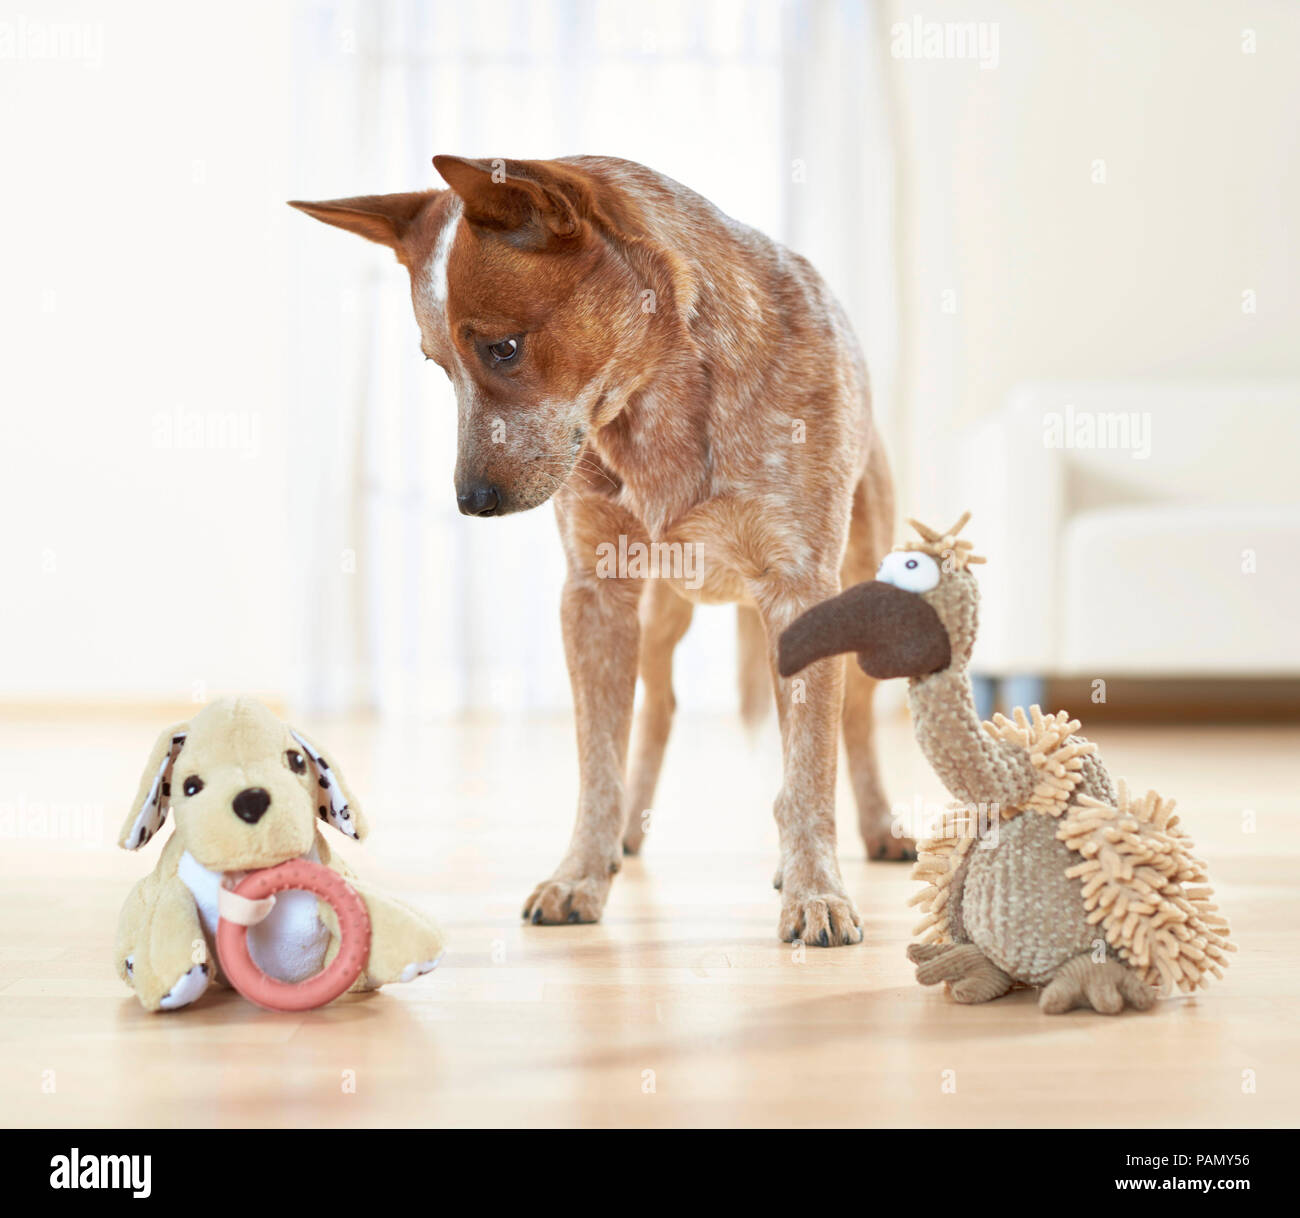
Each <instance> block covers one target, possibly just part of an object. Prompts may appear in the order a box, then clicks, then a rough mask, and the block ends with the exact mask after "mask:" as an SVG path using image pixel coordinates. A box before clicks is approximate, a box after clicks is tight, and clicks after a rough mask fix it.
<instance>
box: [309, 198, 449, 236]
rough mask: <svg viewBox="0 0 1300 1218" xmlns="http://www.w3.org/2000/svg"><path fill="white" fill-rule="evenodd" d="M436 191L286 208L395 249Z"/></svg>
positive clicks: (330, 201)
mask: <svg viewBox="0 0 1300 1218" xmlns="http://www.w3.org/2000/svg"><path fill="white" fill-rule="evenodd" d="M438 193H439V192H438V191H436V190H411V191H407V192H405V193H403V194H395V195H358V196H357V197H356V198H354V199H326V200H325V201H324V202H322V203H304V202H302V201H301V200H298V199H290V200H289V206H290V207H296V208H297V209H298V210H299V211H303V212H306V213H307V214H308V215H309V216H313V217H315V218H316V219H317V220H319V221H320V222H321V223H322V224H332V225H334V227H335V228H345V229H347V230H348V232H350V233H356V234H357V236H359V237H364V238H365V239H366V240H367V241H375V242H378V243H379V244H380V245H386V246H388V247H389V248H390V249H394V250H395V249H398V248H400V246H401V244H402V238H403V236H404V235H405V234H406V231H407V229H409V228H410V226H411V224H412V223H413V222H414V220H415V218H416V216H418V215H419V214H420V212H421V211H422V210H423V209H424V205H425V204H426V203H428V201H429V200H430V199H432V198H433V196H434V195H436V194H438Z"/></svg>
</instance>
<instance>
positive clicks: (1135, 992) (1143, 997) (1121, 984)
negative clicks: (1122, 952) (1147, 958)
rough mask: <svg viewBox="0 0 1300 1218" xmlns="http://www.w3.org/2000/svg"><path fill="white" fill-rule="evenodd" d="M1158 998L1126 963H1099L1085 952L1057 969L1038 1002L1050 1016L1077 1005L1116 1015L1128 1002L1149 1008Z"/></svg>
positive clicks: (1069, 1009) (1135, 1007)
mask: <svg viewBox="0 0 1300 1218" xmlns="http://www.w3.org/2000/svg"><path fill="white" fill-rule="evenodd" d="M1158 997H1159V995H1158V994H1157V993H1156V991H1155V990H1154V989H1152V988H1151V986H1149V985H1147V983H1146V982H1145V981H1143V980H1142V978H1141V977H1139V976H1138V975H1137V974H1136V973H1135V972H1134V971H1133V970H1132V969H1131V968H1129V967H1128V966H1127V965H1124V964H1121V963H1120V962H1119V961H1118V960H1105V961H1103V962H1102V963H1100V964H1098V963H1097V962H1096V961H1095V960H1094V959H1093V958H1092V956H1091V955H1089V954H1087V953H1085V954H1084V955H1082V956H1075V958H1074V959H1073V960H1069V961H1067V962H1066V963H1065V964H1063V965H1061V967H1060V968H1059V969H1057V970H1056V976H1055V977H1053V978H1052V980H1051V982H1050V983H1049V984H1048V985H1047V986H1046V987H1045V988H1044V990H1043V992H1042V994H1041V995H1040V996H1039V999H1038V1005H1039V1007H1040V1008H1041V1009H1042V1010H1043V1011H1044V1012H1046V1013H1047V1014H1048V1015H1060V1014H1061V1013H1062V1012H1064V1011H1072V1010H1073V1009H1074V1008H1075V1007H1091V1008H1092V1009H1093V1010H1094V1011H1097V1012H1099V1013H1100V1014H1102V1015H1114V1014H1116V1013H1117V1012H1119V1011H1122V1010H1123V1009H1124V1007H1125V1005H1128V1006H1131V1007H1133V1008H1134V1010H1138V1011H1148V1010H1150V1009H1151V1008H1152V1007H1153V1006H1155V1004H1156V999H1157V998H1158Z"/></svg>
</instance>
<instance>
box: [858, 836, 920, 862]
mask: <svg viewBox="0 0 1300 1218" xmlns="http://www.w3.org/2000/svg"><path fill="white" fill-rule="evenodd" d="M862 843H863V845H864V846H866V848H867V858H869V859H880V860H882V861H884V862H891V863H903V862H910V861H913V860H915V858H916V842H915V841H913V839H912V838H910V837H895V836H894V835H893V833H891V832H890V831H889V830H888V829H882V830H881V831H880V832H879V833H870V834H867V835H866V836H865V837H863V839H862Z"/></svg>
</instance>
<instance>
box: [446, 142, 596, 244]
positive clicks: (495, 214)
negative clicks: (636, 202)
mask: <svg viewBox="0 0 1300 1218" xmlns="http://www.w3.org/2000/svg"><path fill="white" fill-rule="evenodd" d="M433 164H434V168H436V169H437V171H438V172H439V173H440V174H442V176H443V179H444V180H445V181H446V183H447V185H448V186H450V187H451V188H452V190H454V191H455V192H456V193H457V194H458V195H459V196H460V198H461V200H462V202H463V203H464V205H465V218H466V219H467V220H468V221H469V222H470V223H471V224H476V225H478V226H479V227H480V228H486V229H491V230H493V231H495V232H499V233H502V234H503V235H507V236H508V237H509V239H510V240H511V241H512V242H513V243H514V244H516V245H524V246H529V245H531V246H540V245H547V244H549V243H550V242H552V241H554V240H567V239H568V238H571V237H576V236H577V235H578V233H579V232H580V230H581V228H582V221H581V218H580V216H579V214H578V207H577V204H576V199H577V196H578V195H579V194H580V191H581V183H580V182H579V180H578V178H577V177H576V176H575V175H573V174H571V173H567V172H566V171H565V170H564V169H563V168H562V167H560V166H557V165H555V164H554V163H552V162H549V161H507V160H504V159H502V158H500V157H497V158H495V159H493V160H487V159H481V158H480V159H474V158H471V157H463V156H436V157H434V158H433Z"/></svg>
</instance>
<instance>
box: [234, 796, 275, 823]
mask: <svg viewBox="0 0 1300 1218" xmlns="http://www.w3.org/2000/svg"><path fill="white" fill-rule="evenodd" d="M231 806H232V807H233V808H234V809H235V815H236V816H237V817H239V819H240V820H246V821H247V822H248V823H249V824H250V825H255V824H257V822H258V821H259V820H261V819H262V813H263V812H265V811H266V810H267V808H269V807H270V806H271V796H270V793H269V792H267V791H264V790H263V789H262V788H261V787H249V788H248V789H247V790H245V791H240V793H239V794H238V795H236V796H235V798H234V799H233V800H231Z"/></svg>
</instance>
